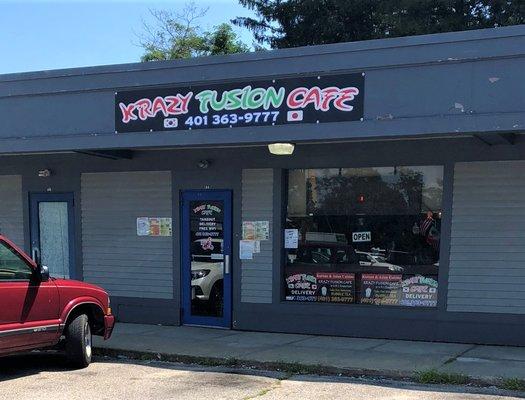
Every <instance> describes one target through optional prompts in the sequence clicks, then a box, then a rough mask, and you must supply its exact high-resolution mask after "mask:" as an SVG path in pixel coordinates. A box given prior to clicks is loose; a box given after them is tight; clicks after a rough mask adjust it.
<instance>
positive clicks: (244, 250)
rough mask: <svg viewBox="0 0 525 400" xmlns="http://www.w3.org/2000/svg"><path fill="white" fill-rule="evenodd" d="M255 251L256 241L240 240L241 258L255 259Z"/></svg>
mask: <svg viewBox="0 0 525 400" xmlns="http://www.w3.org/2000/svg"><path fill="white" fill-rule="evenodd" d="M254 252H255V241H253V240H239V258H240V259H241V260H253V253H254Z"/></svg>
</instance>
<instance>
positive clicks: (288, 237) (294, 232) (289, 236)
mask: <svg viewBox="0 0 525 400" xmlns="http://www.w3.org/2000/svg"><path fill="white" fill-rule="evenodd" d="M298 247H299V230H298V229H285V230H284V248H285V249H297V248H298Z"/></svg>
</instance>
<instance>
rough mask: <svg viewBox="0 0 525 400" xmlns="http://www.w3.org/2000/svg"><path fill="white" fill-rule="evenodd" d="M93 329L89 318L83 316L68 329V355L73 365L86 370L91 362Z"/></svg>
mask: <svg viewBox="0 0 525 400" xmlns="http://www.w3.org/2000/svg"><path fill="white" fill-rule="evenodd" d="M91 338H92V337H91V328H90V326H89V318H88V316H87V315H86V314H81V315H79V316H77V317H75V319H74V320H73V321H71V323H70V324H69V326H68V327H67V332H66V355H67V358H68V361H69V363H70V364H71V365H73V366H75V367H77V368H85V367H87V366H88V365H89V363H90V362H91V353H92V350H91V343H92V342H91Z"/></svg>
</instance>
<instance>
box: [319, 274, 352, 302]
mask: <svg viewBox="0 0 525 400" xmlns="http://www.w3.org/2000/svg"><path fill="white" fill-rule="evenodd" d="M315 277H316V279H317V301H322V302H328V303H353V302H354V287H355V275H354V274H349V273H339V272H317V273H316V274H315Z"/></svg>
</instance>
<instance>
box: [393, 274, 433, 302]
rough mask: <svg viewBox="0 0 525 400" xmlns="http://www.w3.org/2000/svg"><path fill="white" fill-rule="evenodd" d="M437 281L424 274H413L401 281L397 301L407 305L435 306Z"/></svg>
mask: <svg viewBox="0 0 525 400" xmlns="http://www.w3.org/2000/svg"><path fill="white" fill-rule="evenodd" d="M437 289H438V282H437V281H436V280H435V279H432V278H428V277H424V276H413V277H411V278H408V279H405V280H403V282H401V298H400V301H399V303H400V304H401V305H402V306H409V307H436V306H437V301H438V298H437V294H438V291H437Z"/></svg>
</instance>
